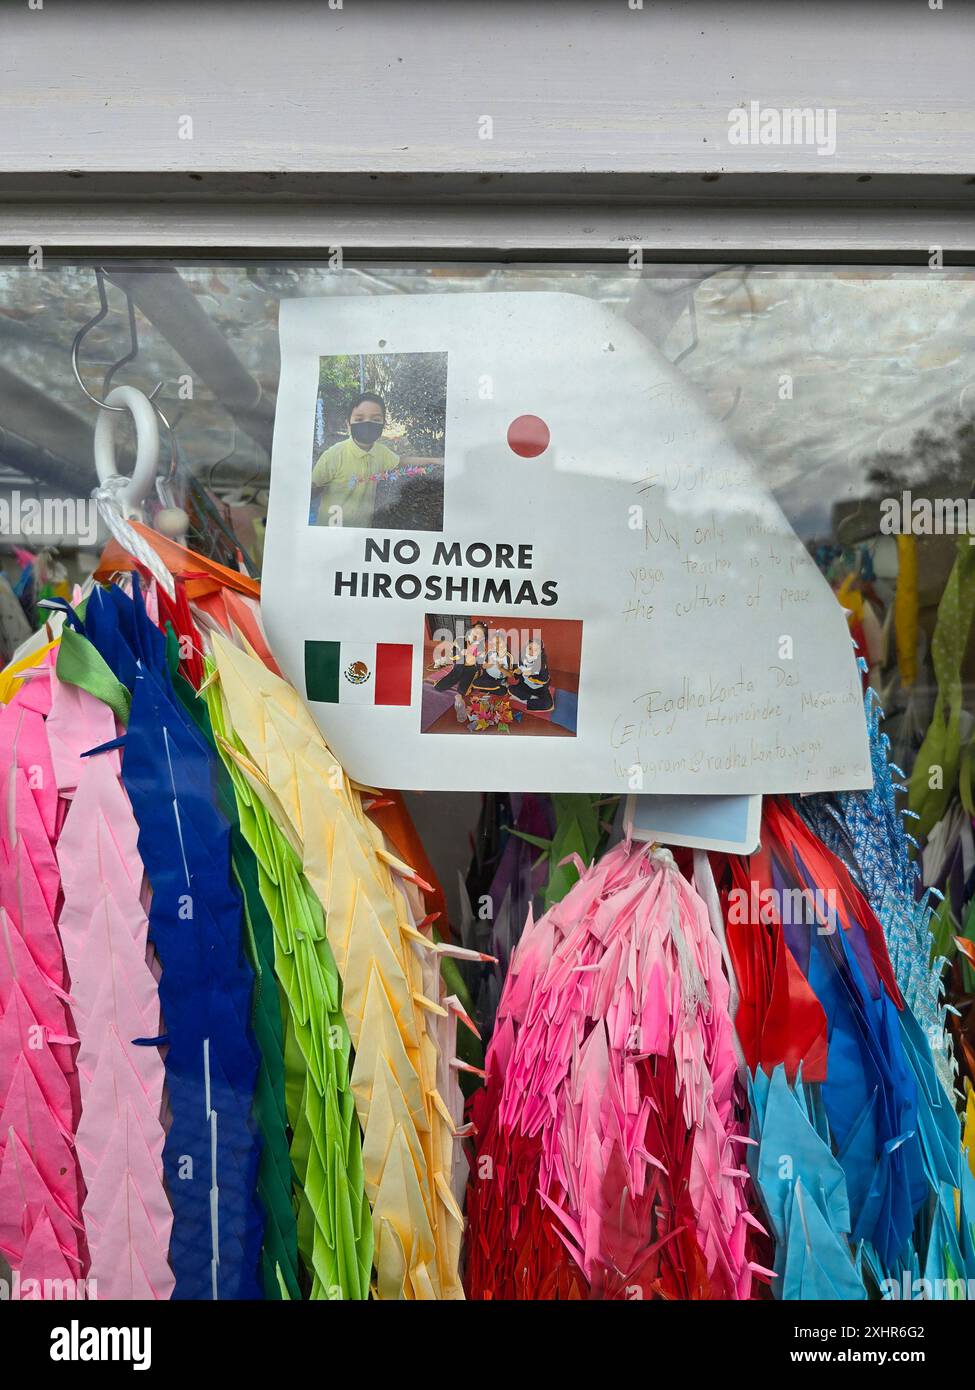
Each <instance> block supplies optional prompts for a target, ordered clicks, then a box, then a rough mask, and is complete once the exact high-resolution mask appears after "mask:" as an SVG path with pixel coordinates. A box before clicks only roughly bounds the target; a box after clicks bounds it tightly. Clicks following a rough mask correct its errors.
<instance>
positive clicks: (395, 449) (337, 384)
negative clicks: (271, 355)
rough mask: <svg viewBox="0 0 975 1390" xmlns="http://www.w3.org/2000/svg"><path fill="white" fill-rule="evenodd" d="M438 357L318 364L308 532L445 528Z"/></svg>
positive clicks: (392, 355)
mask: <svg viewBox="0 0 975 1390" xmlns="http://www.w3.org/2000/svg"><path fill="white" fill-rule="evenodd" d="M446 415H447V354H446V353H445V352H386V353H353V354H349V355H346V356H341V357H321V358H319V370H318V397H317V400H316V405H315V433H314V444H313V447H312V459H311V505H310V508H309V514H308V521H309V524H310V525H312V526H355V527H370V528H373V529H376V530H387V531H441V530H443V485H444V440H445V433H446V430H445V422H446Z"/></svg>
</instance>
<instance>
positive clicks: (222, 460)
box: [206, 415, 237, 492]
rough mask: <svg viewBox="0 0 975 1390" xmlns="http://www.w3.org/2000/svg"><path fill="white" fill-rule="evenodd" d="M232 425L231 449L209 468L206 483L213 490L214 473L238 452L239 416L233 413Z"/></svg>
mask: <svg viewBox="0 0 975 1390" xmlns="http://www.w3.org/2000/svg"><path fill="white" fill-rule="evenodd" d="M230 425H231V429H232V430H233V433H232V434H231V436H230V448H229V450H228V451H227V453H225V454H224V456H223V458H218V459H216V460H215V461H214V462H213V463H211V464H210V467H209V469H208V470H207V484H206V485H207V487H208V488H209V489H210V491H211V492H212V491H213V475H214V473H216V471H217V469H218V468H219V467H220V466H221V464H224V463H226V462H227V460H228V459H232V458H233V456H234V454H236V452H237V417H236V415H231V417H230Z"/></svg>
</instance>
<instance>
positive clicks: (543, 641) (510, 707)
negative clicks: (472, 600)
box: [420, 613, 582, 738]
mask: <svg viewBox="0 0 975 1390" xmlns="http://www.w3.org/2000/svg"><path fill="white" fill-rule="evenodd" d="M581 655H582V623H581V622H577V621H575V620H573V619H567V618H527V619H520V620H519V619H518V618H516V617H510V616H509V617H496V618H492V617H490V616H485V617H481V616H479V615H476V614H456V613H449V614H445V613H428V614H427V615H426V617H425V619H424V642H423V688H422V689H423V695H422V701H421V707H420V729H421V731H422V732H423V733H425V734H485V733H495V734H517V735H524V734H527V735H533V736H536V737H537V736H541V737H549V738H552V737H554V738H575V734H576V723H577V720H578V709H579V663H580V658H581Z"/></svg>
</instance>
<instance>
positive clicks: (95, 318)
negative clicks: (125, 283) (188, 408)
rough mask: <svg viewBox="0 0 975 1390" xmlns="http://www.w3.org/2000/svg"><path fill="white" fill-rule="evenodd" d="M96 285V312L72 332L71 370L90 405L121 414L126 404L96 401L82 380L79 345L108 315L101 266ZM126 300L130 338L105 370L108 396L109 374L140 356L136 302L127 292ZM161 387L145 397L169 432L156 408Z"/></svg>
mask: <svg viewBox="0 0 975 1390" xmlns="http://www.w3.org/2000/svg"><path fill="white" fill-rule="evenodd" d="M95 284H96V285H97V287H98V303H99V309H98V312H97V313H96V314H93V315H92V317H91V318H90V319H89V320H88V322H87V323H83V324H82V325H81V327H80V328H79V329H78V331H77V333H76V334H75V335H74V341H73V342H72V344H71V370H72V371H73V372H74V379H75V381H76V382H77V383H78V385H79V386H80V387H81V390H82V391H83V392H84V394H85V395H86V396H87V397H88V399H89V400H90V401H91V403H92V405H97V406H98V408H99V410H111V411H113V412H115V413H116V414H123V415H124V414H125V406H118V405H108V404H107V402H105V401H104V400H99V399H98V397H97V396H96V395H93V393H92V392H91V391H89V390H88V387H87V386H86V385H85V383H84V379H83V378H82V375H81V368H80V366H79V362H78V359H79V357H80V354H81V344H82V343H83V342H84V340H85V339H86V338H87V336H88V334H89V333H90V332H91V330H92V329H93V328H97V326H98V325H99V324H100V323H101V321H102V320H103V319H104V318H106V317H107V316H108V295H107V294H106V293H105V272H104V270H103V269H102V267H101V266H96V267H95ZM125 299H126V303H127V305H128V310H129V339H130V343H131V346H130V349H129V351H128V352H127V353H126V354H125V356H124V357H120V358H119V360H118V361H117V362H115V363H113V365H112V366H111V367H109V369H108V371H107V372H106V373H105V377H104V381H103V383H102V390H103V393H104V394H105V395H106V396H107V395H108V392H109V389H110V387H111V384H112V377H113V376H114V375H115V373H116V372H117V371H118V370H119V368H120V367H124V366H126V365H127V364H128V363H129V362H133V361H134V360H135V359H136V357H138V355H139V332H138V328H137V326H136V321H135V305H134V304H133V302H132V298H131V296H130V295H126V296H125ZM162 388H163V383H162V382H161V381H157V382H156V384H155V386H154V387H153V388H152V390H151V391H150V392H148V398H149V400H150V401H151V402H152V407H153V409H154V410H155V412H156V414H157V415H158V416H159V418H160V419H161V420H162V422H163V424H164V425H165V426H166V428H167V430H170V433H171V432H172V431H171V429H170V425H169V421H168V420H167V419H166V417H165V415H163V413H162V411H161V410H160V409H159V406H158V405H157V404H156V397H157V396H158V394H159V392H160V391H161V390H162Z"/></svg>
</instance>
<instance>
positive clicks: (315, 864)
mask: <svg viewBox="0 0 975 1390" xmlns="http://www.w3.org/2000/svg"><path fill="white" fill-rule="evenodd" d="M213 655H214V660H215V662H216V668H217V672H218V676H219V681H220V688H221V694H222V697H223V699H224V701H225V704H226V710H227V714H228V718H229V723H230V725H231V726H232V728H233V731H234V733H235V735H236V737H237V739H238V740H239V742H240V743H241V744H242V745H243V747H244V748H245V749H246V757H242V756H241V755H240V754H239V753H237V752H231V756H234V757H235V758H236V759H237V760H238V761H239V763H240V766H241V770H242V771H243V772H245V774H246V775H247V777H248V781H249V782H250V784H251V786H252V787H253V788H254V790H255V792H256V793H257V795H259V796H260V797H261V799H262V801H263V802H264V804H265V805H266V807H267V808H268V811H269V813H270V814H271V815H272V816H273V817H274V819H275V821H276V822H277V823H278V824H279V825H280V827H281V829H282V832H283V833H284V834H285V835H286V836H287V838H288V839H289V841H290V842H291V843H292V844H293V845H294V846H295V848H296V849H297V851H298V853H299V855H300V857H301V862H302V867H303V870H304V874H305V877H306V878H307V880H308V882H309V883H310V884H311V886H312V888H313V889H314V891H315V892H316V894H317V895H318V897H319V898H320V900H321V903H322V906H323V907H324V909H325V921H326V934H327V936H328V941H329V944H330V946H331V948H332V952H333V954H334V956H335V960H336V964H337V966H338V969H339V974H340V976H341V978H342V982H343V1012H344V1014H345V1018H346V1021H347V1023H348V1026H349V1031H350V1033H351V1035H352V1043H353V1047H354V1049H355V1063H354V1066H353V1071H352V1091H353V1094H354V1096H355V1102H356V1110H357V1113H358V1116H359V1123H360V1124H361V1126H362V1132H363V1141H362V1157H363V1167H364V1175H365V1189H366V1195H367V1197H368V1199H369V1203H370V1206H371V1207H372V1212H373V1229H374V1237H375V1257H374V1259H375V1267H376V1292H377V1294H378V1296H379V1297H380V1298H382V1299H397V1298H408V1299H441V1298H445V1299H453V1298H458V1299H459V1298H463V1296H464V1295H463V1289H462V1287H461V1282H460V1276H459V1272H458V1261H459V1256H460V1243H461V1236H462V1233H463V1216H462V1213H461V1210H460V1208H459V1206H458V1204H457V1201H456V1199H455V1197H454V1194H453V1192H452V1190H451V1173H452V1169H453V1163H454V1156H453V1145H454V1143H455V1142H456V1141H455V1139H454V1120H453V1119H452V1116H451V1111H450V1109H449V1107H448V1105H447V1103H446V1102H445V1100H444V1099H443V1097H442V1095H441V1093H440V1091H439V1089H438V1084H437V1078H438V1063H440V1062H441V1059H440V1057H439V1049H438V1046H437V1032H438V1025H439V1023H440V1020H441V1019H442V1017H443V1008H442V1006H441V1005H440V1004H439V1002H438V999H436V998H434V997H433V996H432V991H433V990H436V992H437V993H438V994H439V985H438V977H437V972H436V969H435V962H436V946H435V944H434V943H433V941H432V940H430V939H428V938H427V937H426V936H425V935H424V934H423V932H422V931H421V930H419V929H418V926H417V923H416V920H415V912H414V911H413V909H412V908H411V904H410V899H409V895H408V890H407V886H406V885H407V884H408V883H409V881H410V880H411V879H412V877H413V875H412V871H411V870H410V868H409V867H408V866H407V865H405V864H403V863H402V862H401V861H400V860H398V859H397V858H396V856H395V855H393V854H391V853H390V852H389V851H388V850H387V849H386V848H385V844H384V841H383V836H382V834H381V832H380V831H379V829H378V828H377V827H376V826H375V825H373V823H372V822H371V821H370V820H369V818H368V817H367V815H366V814H365V811H364V810H363V808H362V803H361V800H360V797H359V794H358V793H357V792H356V791H355V790H354V789H353V788H352V786H351V785H350V783H349V781H348V778H347V777H346V776H345V773H344V771H343V770H342V768H341V766H340V765H339V764H338V762H337V761H336V759H335V757H334V755H333V754H332V752H331V751H330V749H329V748H328V746H327V745H326V743H325V742H324V740H323V738H322V735H321V733H320V732H319V730H318V727H317V725H316V724H315V722H314V720H313V719H312V718H311V716H310V715H309V713H308V711H307V710H306V708H305V706H304V705H303V703H302V701H301V699H300V697H299V695H298V694H297V692H296V691H295V690H294V689H293V688H292V687H291V686H289V685H288V684H287V683H286V682H285V681H283V680H281V679H280V677H278V676H276V675H275V674H274V673H273V672H271V671H269V670H268V669H267V667H266V666H264V665H263V664H262V663H261V662H260V661H258V660H257V659H256V658H255V657H253V656H251V655H250V654H249V653H248V652H245V651H241V650H239V649H238V648H237V647H235V646H233V645H232V644H231V643H230V642H228V641H226V640H225V639H224V638H222V637H220V636H219V635H217V634H214V636H213ZM440 1074H441V1075H443V1074H444V1072H443V1068H442V1066H441V1069H440Z"/></svg>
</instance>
